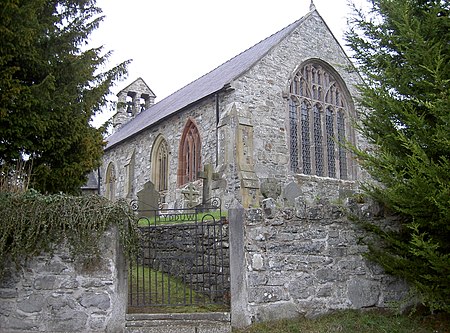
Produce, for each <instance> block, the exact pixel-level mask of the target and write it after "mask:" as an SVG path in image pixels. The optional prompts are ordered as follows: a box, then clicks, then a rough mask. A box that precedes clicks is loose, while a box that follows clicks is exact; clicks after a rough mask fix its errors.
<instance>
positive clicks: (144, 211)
mask: <svg viewBox="0 0 450 333" xmlns="http://www.w3.org/2000/svg"><path fill="white" fill-rule="evenodd" d="M137 197H138V207H139V208H138V216H139V217H154V216H155V212H156V210H158V205H159V192H158V191H156V190H155V185H154V184H153V183H152V182H151V181H148V182H146V183H145V184H144V188H143V189H142V190H140V191H139V192H138V193H137Z"/></svg>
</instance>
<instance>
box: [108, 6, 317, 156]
mask: <svg viewBox="0 0 450 333" xmlns="http://www.w3.org/2000/svg"><path fill="white" fill-rule="evenodd" d="M311 13H312V12H309V13H308V14H306V15H305V16H303V17H302V18H300V19H299V20H297V21H295V22H294V23H292V24H290V25H288V26H287V27H285V28H283V29H281V30H280V31H278V32H276V33H274V34H273V35H271V36H269V37H267V38H266V39H264V40H262V41H260V42H259V43H257V44H255V45H254V46H252V47H250V48H248V49H247V50H245V51H243V52H242V53H240V54H238V55H237V56H235V57H233V58H231V59H230V60H228V61H226V62H225V63H223V64H222V65H220V66H218V67H216V68H215V69H213V70H212V71H210V72H209V73H207V74H205V75H203V76H201V77H200V78H198V79H196V80H195V81H192V82H191V83H189V84H187V85H186V86H184V87H183V88H181V89H179V90H177V91H175V92H174V93H172V94H171V95H169V96H168V97H166V98H164V99H163V100H161V101H159V102H158V103H155V104H154V105H152V106H151V107H150V108H148V109H147V110H145V111H142V112H141V113H139V114H138V115H136V117H135V118H134V119H133V120H131V121H130V122H128V123H126V124H125V125H124V126H123V127H121V128H120V129H119V130H118V131H117V132H115V133H113V134H112V135H111V136H109V137H108V138H107V139H106V140H107V146H106V148H105V150H108V149H110V148H112V147H113V146H116V145H117V144H119V143H121V142H122V141H124V140H126V139H128V138H130V137H133V136H135V135H137V134H138V133H141V132H142V131H144V130H146V129H147V128H149V127H151V126H153V125H155V124H157V123H159V122H160V121H162V120H164V119H166V118H167V117H169V116H171V115H173V114H175V113H177V112H179V111H181V110H183V109H185V108H186V107H188V106H190V105H193V104H195V103H196V102H198V101H200V100H203V99H204V98H205V97H208V96H210V95H212V94H214V93H216V92H218V91H220V90H222V89H225V88H226V87H227V86H228V85H229V84H230V83H231V82H233V81H234V80H236V79H237V78H239V77H240V76H242V75H243V74H245V73H246V72H247V71H248V70H250V69H251V68H252V67H253V66H254V65H255V64H256V63H257V62H258V61H259V60H260V59H261V58H263V57H264V56H265V55H266V54H267V53H268V52H270V50H271V49H272V48H273V47H275V46H276V45H278V44H279V43H280V42H281V41H282V40H283V39H284V38H286V37H287V36H288V35H289V34H290V33H291V32H292V31H294V30H295V29H296V28H297V27H298V26H299V25H300V24H301V23H302V22H303V21H304V20H305V19H306V18H307V17H308V16H309V15H311Z"/></svg>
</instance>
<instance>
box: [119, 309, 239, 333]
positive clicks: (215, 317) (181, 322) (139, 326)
mask: <svg viewBox="0 0 450 333" xmlns="http://www.w3.org/2000/svg"><path fill="white" fill-rule="evenodd" d="M126 320H127V321H126V327H125V332H126V333H231V322H230V321H231V316H230V313H227V312H212V313H158V314H128V315H127V316H126Z"/></svg>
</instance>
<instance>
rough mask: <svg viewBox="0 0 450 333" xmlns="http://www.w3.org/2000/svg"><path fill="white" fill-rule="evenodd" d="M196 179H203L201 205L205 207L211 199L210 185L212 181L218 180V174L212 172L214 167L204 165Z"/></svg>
mask: <svg viewBox="0 0 450 333" xmlns="http://www.w3.org/2000/svg"><path fill="white" fill-rule="evenodd" d="M198 178H201V179H203V199H202V204H203V205H206V204H207V203H208V201H209V200H210V199H211V185H212V182H213V180H217V179H218V178H219V174H217V173H215V172H214V167H213V165H212V164H206V165H205V166H204V167H203V171H199V173H198Z"/></svg>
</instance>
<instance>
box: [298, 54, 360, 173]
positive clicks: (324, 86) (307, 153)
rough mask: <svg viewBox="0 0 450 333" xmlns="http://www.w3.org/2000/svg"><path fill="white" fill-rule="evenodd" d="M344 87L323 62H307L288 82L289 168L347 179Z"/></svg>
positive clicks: (348, 131)
mask: <svg viewBox="0 0 450 333" xmlns="http://www.w3.org/2000/svg"><path fill="white" fill-rule="evenodd" d="M346 96H348V93H347V90H346V87H345V85H344V83H343V81H342V80H341V79H340V77H339V76H338V74H337V73H335V72H334V71H332V70H330V69H328V66H327V65H326V64H321V63H320V62H308V63H306V64H305V65H304V66H302V67H301V68H300V70H299V71H297V73H296V74H295V75H294V77H293V79H292V81H291V85H290V98H289V132H290V143H289V147H290V168H291V171H293V172H295V173H302V174H306V175H317V176H323V177H331V178H340V179H349V178H351V177H352V171H351V170H350V169H349V166H350V165H351V163H350V160H349V158H350V156H349V154H348V153H347V151H346V150H345V148H344V147H343V146H342V143H344V142H346V141H352V140H351V138H350V136H349V135H350V127H349V121H348V119H349V112H350V110H349V107H350V104H349V101H348V100H347V98H346Z"/></svg>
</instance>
